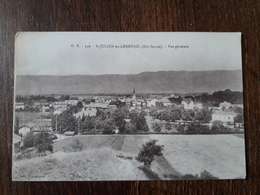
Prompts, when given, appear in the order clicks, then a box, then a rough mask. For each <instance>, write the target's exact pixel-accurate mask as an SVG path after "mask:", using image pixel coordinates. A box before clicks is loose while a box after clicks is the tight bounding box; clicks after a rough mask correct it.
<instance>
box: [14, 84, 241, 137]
mask: <svg viewBox="0 0 260 195" xmlns="http://www.w3.org/2000/svg"><path fill="white" fill-rule="evenodd" d="M44 97H45V98H41V96H39V97H38V99H37V96H35V98H33V99H32V98H31V99H30V98H29V100H28V97H27V98H21V97H19V98H17V101H16V103H15V111H16V113H15V125H14V130H15V134H17V135H20V136H25V135H26V134H27V133H28V132H31V131H33V132H36V133H37V132H38V133H39V132H41V131H45V132H54V133H59V134H63V135H75V133H77V134H79V133H82V134H84V133H92V134H95V133H104V132H106V133H187V132H190V133H205V132H206V133H207V132H208V130H210V129H213V128H212V126H213V125H215V126H216V128H221V130H218V132H221V133H223V132H224V133H225V131H226V132H229V133H230V130H232V129H236V130H237V129H240V130H242V129H243V105H242V104H232V103H229V102H227V101H223V102H221V103H220V104H219V105H218V106H212V105H210V106H205V104H204V103H203V102H200V101H198V100H196V97H195V96H193V95H187V94H186V95H183V96H181V95H175V94H171V95H158V94H157V95H146V96H142V95H137V94H136V91H135V89H133V91H132V94H130V95H128V96H122V95H121V96H120V95H116V96H112V95H110V96H109V95H93V96H91V95H88V96H83V95H82V96H80V95H79V96H75V97H70V96H68V95H60V96H55V95H52V96H44ZM68 110H69V111H70V112H69V113H71V115H72V116H69V117H71V118H66V117H68V115H66V114H64V113H66V112H68ZM21 113H22V114H21ZM30 114H31V115H30ZM102 114H103V118H102V117H100V116H101V115H102ZM26 115H28V117H24V116H26ZM35 116H38V117H35ZM30 117H31V118H30ZM138 117H139V118H138ZM25 118H26V119H27V120H26V119H25ZM28 118H29V120H28ZM30 119H31V120H30ZM102 120H103V121H102ZM68 121H71V122H68ZM69 123H70V124H69ZM104 123H105V124H104ZM66 124H67V126H66ZM108 124H110V126H108ZM197 126H199V129H198V128H197ZM205 128H206V130H205ZM195 129H196V130H195ZM214 133H216V132H214ZM18 140H21V139H20V138H18Z"/></svg>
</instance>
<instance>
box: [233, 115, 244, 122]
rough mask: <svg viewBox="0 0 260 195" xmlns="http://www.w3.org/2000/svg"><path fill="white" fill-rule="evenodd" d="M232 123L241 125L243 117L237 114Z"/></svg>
mask: <svg viewBox="0 0 260 195" xmlns="http://www.w3.org/2000/svg"><path fill="white" fill-rule="evenodd" d="M234 122H236V123H243V122H244V117H243V115H242V114H237V115H236V116H235V118H234Z"/></svg>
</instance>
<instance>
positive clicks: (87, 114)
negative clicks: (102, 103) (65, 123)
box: [73, 108, 97, 118]
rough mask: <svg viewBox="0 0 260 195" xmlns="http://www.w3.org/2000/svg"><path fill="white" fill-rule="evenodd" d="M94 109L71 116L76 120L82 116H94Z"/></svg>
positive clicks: (95, 111) (87, 109) (86, 109)
mask: <svg viewBox="0 0 260 195" xmlns="http://www.w3.org/2000/svg"><path fill="white" fill-rule="evenodd" d="M96 114H97V109H96V108H84V109H82V110H81V111H79V112H78V113H76V114H73V115H74V116H75V117H76V118H82V117H83V115H84V116H96Z"/></svg>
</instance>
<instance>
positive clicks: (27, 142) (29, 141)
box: [23, 131, 34, 148]
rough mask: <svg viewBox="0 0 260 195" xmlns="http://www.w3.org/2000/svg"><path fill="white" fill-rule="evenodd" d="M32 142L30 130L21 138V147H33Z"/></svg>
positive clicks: (32, 137)
mask: <svg viewBox="0 0 260 195" xmlns="http://www.w3.org/2000/svg"><path fill="white" fill-rule="evenodd" d="M33 143H34V136H33V131H30V132H29V133H27V134H26V135H25V136H24V138H23V147H25V148H30V147H33V146H34V145H33Z"/></svg>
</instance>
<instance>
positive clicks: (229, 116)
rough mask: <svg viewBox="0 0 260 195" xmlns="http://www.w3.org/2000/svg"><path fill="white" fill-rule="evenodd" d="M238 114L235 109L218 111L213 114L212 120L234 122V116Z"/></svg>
mask: <svg viewBox="0 0 260 195" xmlns="http://www.w3.org/2000/svg"><path fill="white" fill-rule="evenodd" d="M236 116H237V113H235V112H233V111H229V112H227V111H217V112H215V113H213V114H212V121H216V120H219V121H222V122H223V123H234V118H235V117H236Z"/></svg>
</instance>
